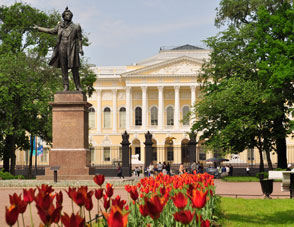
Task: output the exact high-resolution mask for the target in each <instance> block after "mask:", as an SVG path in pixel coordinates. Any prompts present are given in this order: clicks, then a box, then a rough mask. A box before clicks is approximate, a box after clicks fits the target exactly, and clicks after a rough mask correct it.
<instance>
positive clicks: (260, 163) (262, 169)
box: [258, 149, 264, 172]
mask: <svg viewBox="0 0 294 227" xmlns="http://www.w3.org/2000/svg"><path fill="white" fill-rule="evenodd" d="M258 151H259V158H260V162H259V172H264V163H263V156H262V150H261V149H259V150H258Z"/></svg>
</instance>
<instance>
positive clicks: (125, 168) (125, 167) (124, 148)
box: [120, 131, 132, 176]
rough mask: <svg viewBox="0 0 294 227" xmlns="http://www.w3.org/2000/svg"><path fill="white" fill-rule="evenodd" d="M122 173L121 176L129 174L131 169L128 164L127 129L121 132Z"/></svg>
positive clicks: (128, 143) (128, 144)
mask: <svg viewBox="0 0 294 227" xmlns="http://www.w3.org/2000/svg"><path fill="white" fill-rule="evenodd" d="M120 144H121V145H122V149H121V150H122V173H123V176H131V175H132V170H131V165H130V154H129V152H130V148H129V147H130V142H129V134H128V133H127V131H125V132H124V134H122V142H121V143H120Z"/></svg>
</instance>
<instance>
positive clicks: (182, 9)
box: [0, 0, 220, 66]
mask: <svg viewBox="0 0 294 227" xmlns="http://www.w3.org/2000/svg"><path fill="white" fill-rule="evenodd" d="M14 2H15V1H14V0H0V5H11V4H13V3H14ZM18 2H19V1H18ZM22 2H26V3H28V4H30V5H31V6H33V7H36V8H38V9H41V10H43V11H46V12H50V11H52V10H53V9H55V10H57V11H59V12H63V10H64V9H65V7H66V6H68V7H69V9H70V10H71V11H72V12H73V14H74V17H73V22H74V23H80V24H81V26H82V29H83V32H86V33H87V34H88V37H89V40H90V43H91V45H90V46H89V47H85V48H84V52H85V56H86V57H87V59H88V62H89V63H91V64H95V65H97V66H107V65H108V66H114V65H131V64H133V63H135V62H138V61H141V60H143V59H145V58H147V57H151V56H153V55H155V54H157V53H158V51H159V48H160V47H161V46H180V45H184V44H192V45H196V46H200V47H203V43H202V42H201V41H202V40H204V39H206V38H208V37H210V36H213V35H216V34H217V32H219V30H218V29H217V28H216V27H215V26H214V18H215V14H216V11H215V9H216V7H218V4H219V2H220V0H49V1H48V0H23V1H22Z"/></svg>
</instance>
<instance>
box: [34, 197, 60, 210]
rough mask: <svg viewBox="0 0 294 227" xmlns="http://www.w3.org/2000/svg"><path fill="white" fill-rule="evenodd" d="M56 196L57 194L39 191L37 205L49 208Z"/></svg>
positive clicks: (43, 208) (45, 208)
mask: <svg viewBox="0 0 294 227" xmlns="http://www.w3.org/2000/svg"><path fill="white" fill-rule="evenodd" d="M54 197H55V195H49V194H45V195H43V194H42V193H39V194H38V195H37V196H36V199H35V201H36V206H37V207H39V208H41V209H42V210H49V208H50V206H51V205H52V203H53V200H54Z"/></svg>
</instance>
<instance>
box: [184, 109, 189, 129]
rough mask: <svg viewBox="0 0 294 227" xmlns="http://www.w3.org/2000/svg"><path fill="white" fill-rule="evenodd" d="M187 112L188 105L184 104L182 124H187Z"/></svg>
mask: <svg viewBox="0 0 294 227" xmlns="http://www.w3.org/2000/svg"><path fill="white" fill-rule="evenodd" d="M189 112H190V109H189V107H188V106H184V108H183V125H189V116H188V113H189Z"/></svg>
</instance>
